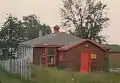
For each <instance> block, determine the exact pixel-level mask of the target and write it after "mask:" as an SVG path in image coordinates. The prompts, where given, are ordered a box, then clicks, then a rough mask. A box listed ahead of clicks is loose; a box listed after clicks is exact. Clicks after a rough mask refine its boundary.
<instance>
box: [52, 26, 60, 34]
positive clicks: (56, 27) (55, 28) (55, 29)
mask: <svg viewBox="0 0 120 83" xmlns="http://www.w3.org/2000/svg"><path fill="white" fill-rule="evenodd" d="M53 28H54V33H56V32H60V31H59V29H60V27H59V26H58V25H56V26H54V27H53Z"/></svg>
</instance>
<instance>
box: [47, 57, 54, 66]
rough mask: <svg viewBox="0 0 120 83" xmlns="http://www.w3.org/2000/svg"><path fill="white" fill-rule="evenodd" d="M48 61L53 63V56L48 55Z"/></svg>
mask: <svg viewBox="0 0 120 83" xmlns="http://www.w3.org/2000/svg"><path fill="white" fill-rule="evenodd" d="M48 63H49V64H53V63H54V56H49V57H48Z"/></svg>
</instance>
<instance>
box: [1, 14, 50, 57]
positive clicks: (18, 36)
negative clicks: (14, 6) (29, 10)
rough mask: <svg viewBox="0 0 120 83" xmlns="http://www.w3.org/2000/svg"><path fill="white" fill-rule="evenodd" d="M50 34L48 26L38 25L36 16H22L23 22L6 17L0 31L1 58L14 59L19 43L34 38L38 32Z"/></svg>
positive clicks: (12, 17) (15, 18)
mask: <svg viewBox="0 0 120 83" xmlns="http://www.w3.org/2000/svg"><path fill="white" fill-rule="evenodd" d="M40 30H41V31H42V32H43V34H42V35H45V34H49V33H51V29H50V26H48V25H46V24H40V21H39V19H38V18H37V16H36V15H29V16H23V20H19V19H18V18H17V17H14V16H12V15H11V14H9V15H8V17H7V19H6V21H5V22H4V24H3V26H2V27H1V31H0V46H1V56H0V57H1V58H2V59H3V58H5V59H8V58H14V56H15V55H16V54H15V53H16V52H17V50H18V49H17V47H18V45H19V43H21V42H23V41H26V40H30V39H33V38H36V37H38V36H39V31H40Z"/></svg>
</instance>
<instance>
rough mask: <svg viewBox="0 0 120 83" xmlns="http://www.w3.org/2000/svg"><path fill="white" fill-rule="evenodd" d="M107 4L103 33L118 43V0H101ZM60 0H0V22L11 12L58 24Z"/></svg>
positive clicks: (119, 27)
mask: <svg viewBox="0 0 120 83" xmlns="http://www.w3.org/2000/svg"><path fill="white" fill-rule="evenodd" d="M102 1H103V2H104V3H106V4H108V8H109V11H108V12H109V16H110V19H111V23H110V27H109V28H107V29H105V31H104V34H105V35H108V36H110V37H109V38H108V41H109V43H114V44H115V43H116V44H120V20H119V19H120V0H102ZM61 6H62V3H61V0H0V24H1V23H3V21H4V20H5V18H6V14H7V13H11V14H12V15H14V16H17V17H18V18H21V17H22V16H26V15H29V14H36V15H37V16H38V17H40V21H41V23H46V24H48V25H50V26H51V27H53V26H54V25H60V22H61V18H60V14H59V8H60V7H61Z"/></svg>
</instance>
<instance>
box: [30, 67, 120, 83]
mask: <svg viewBox="0 0 120 83" xmlns="http://www.w3.org/2000/svg"><path fill="white" fill-rule="evenodd" d="M32 68H33V69H32V70H33V71H32V79H31V83H120V74H113V73H103V72H101V73H100V72H99V73H97V72H96V73H88V74H83V73H80V72H66V71H64V70H58V69H56V68H40V67H37V66H32Z"/></svg>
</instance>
